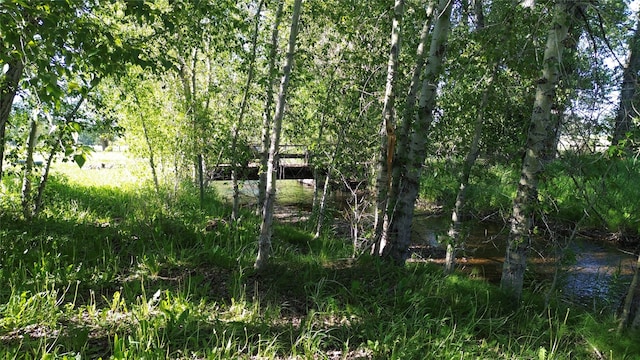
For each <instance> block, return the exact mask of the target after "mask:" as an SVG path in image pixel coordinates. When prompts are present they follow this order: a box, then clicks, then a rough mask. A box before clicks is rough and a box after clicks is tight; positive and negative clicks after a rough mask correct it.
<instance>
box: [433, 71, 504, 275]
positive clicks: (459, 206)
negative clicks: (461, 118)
mask: <svg viewBox="0 0 640 360" xmlns="http://www.w3.org/2000/svg"><path fill="white" fill-rule="evenodd" d="M497 70H498V67H497V66H496V67H495V68H494V69H493V73H492V74H491V76H490V77H489V79H488V80H487V85H486V88H485V89H484V91H483V93H482V99H481V100H480V105H479V107H478V114H477V115H476V121H475V124H474V130H473V139H472V140H471V146H470V147H469V152H468V153H467V156H466V157H465V159H464V162H463V164H462V171H461V173H460V187H459V188H458V194H457V195H456V203H455V205H454V207H453V211H452V212H451V226H450V227H449V232H448V234H447V235H448V236H449V242H448V243H447V253H446V255H445V262H444V272H445V273H446V274H450V273H452V272H453V270H454V269H455V266H456V251H457V250H458V248H459V247H460V244H461V243H462V242H463V239H461V234H460V230H461V229H462V211H463V208H464V206H465V203H466V194H467V187H468V186H469V177H470V176H471V169H472V168H473V166H474V165H475V163H476V159H478V155H479V154H480V139H481V138H482V126H483V124H484V121H485V119H484V111H485V110H486V108H487V106H488V103H489V95H490V94H491V92H492V90H493V80H494V78H495V76H496V72H497Z"/></svg>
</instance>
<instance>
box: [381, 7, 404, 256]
mask: <svg viewBox="0 0 640 360" xmlns="http://www.w3.org/2000/svg"><path fill="white" fill-rule="evenodd" d="M403 13H404V1H403V0H396V2H395V5H394V7H393V25H392V27H391V50H390V51H389V61H388V62H387V84H386V87H385V92H384V105H383V107H382V127H381V128H380V136H379V137H380V154H379V157H378V165H377V166H378V169H377V170H378V171H377V177H376V210H375V218H374V229H375V234H376V235H380V234H381V233H382V224H383V221H384V220H383V219H384V214H385V211H386V209H387V201H388V200H389V186H390V185H391V166H392V164H393V156H394V154H395V148H396V124H395V118H394V117H395V116H394V115H395V99H396V89H395V85H396V82H397V81H396V78H397V77H398V75H397V73H398V63H399V61H400V59H399V58H400V31H401V23H402V15H403ZM377 243H379V241H378V240H376V244H377ZM374 251H375V250H374Z"/></svg>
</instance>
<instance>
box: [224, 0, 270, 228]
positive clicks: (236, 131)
mask: <svg viewBox="0 0 640 360" xmlns="http://www.w3.org/2000/svg"><path fill="white" fill-rule="evenodd" d="M263 4H264V0H262V1H260V3H259V4H258V10H257V11H256V15H255V28H254V30H253V36H252V39H251V43H252V48H251V57H250V58H249V71H248V73H247V82H246V83H245V85H244V92H243V94H242V102H241V104H240V113H239V114H238V120H237V122H236V123H235V124H234V125H233V128H232V130H231V132H232V135H231V136H232V138H231V151H232V155H231V182H232V186H233V208H232V211H231V219H232V220H234V221H235V220H237V219H238V217H239V214H238V213H239V212H240V188H239V186H238V170H239V164H238V149H237V147H238V137H239V135H240V129H241V128H242V123H243V120H244V113H245V111H246V109H247V103H248V101H249V93H250V89H251V83H252V82H253V72H254V68H255V62H256V61H255V60H256V50H257V48H258V32H259V30H260V15H261V14H260V13H261V12H262V5H263Z"/></svg>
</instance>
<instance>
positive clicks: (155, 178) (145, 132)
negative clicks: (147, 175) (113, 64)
mask: <svg viewBox="0 0 640 360" xmlns="http://www.w3.org/2000/svg"><path fill="white" fill-rule="evenodd" d="M133 96H134V99H135V102H136V105H137V107H138V111H139V114H140V125H142V134H143V135H144V141H145V143H146V144H147V148H148V149H149V167H151V176H152V177H153V185H154V186H155V190H156V194H158V195H160V181H159V180H158V172H157V170H156V162H155V157H154V152H153V146H152V145H151V138H150V137H149V131H148V129H147V123H146V122H145V121H144V115H143V113H142V105H141V104H140V99H138V94H137V93H136V92H135V91H134V92H133Z"/></svg>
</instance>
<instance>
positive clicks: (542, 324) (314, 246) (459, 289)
mask: <svg viewBox="0 0 640 360" xmlns="http://www.w3.org/2000/svg"><path fill="white" fill-rule="evenodd" d="M93 161H95V160H93ZM105 161H106V160H105ZM63 165H64V164H63ZM134 165H135V164H128V165H126V166H120V165H119V166H113V167H108V168H104V169H89V168H87V169H84V170H78V169H75V168H72V167H66V166H67V165H64V166H61V167H58V168H57V170H58V171H57V173H56V175H55V176H54V177H53V178H52V180H51V184H50V187H49V189H48V192H47V201H46V209H45V211H44V212H43V214H42V216H41V217H40V218H39V219H37V220H34V221H33V222H25V221H23V220H20V216H19V214H20V210H19V202H16V201H17V195H16V194H17V192H18V190H19V186H18V185H19V181H17V180H16V179H12V178H11V177H7V178H6V179H4V182H3V188H2V192H3V194H2V195H3V196H2V205H3V206H2V209H3V212H2V215H1V217H0V221H1V226H0V284H2V287H0V358H3V359H5V358H8V359H11V358H16V359H23V358H24V359H36V358H47V359H55V358H68V359H71V358H74V359H76V358H85V359H95V358H102V359H141V358H146V359H164V358H172V359H238V358H244V359H272V358H273V359H325V358H327V359H428V358H432V359H540V360H543V359H636V358H638V356H640V345H639V344H638V342H637V338H638V335H639V334H638V333H637V332H629V333H626V334H624V335H622V336H618V335H616V332H615V328H616V322H615V309H610V308H607V307H605V306H604V305H603V307H600V308H597V309H596V310H595V311H594V310H590V311H587V310H584V309H581V308H579V307H574V306H572V305H571V304H567V303H564V302H562V301H561V300H559V299H558V300H555V299H552V301H551V303H550V305H548V306H546V305H545V302H544V298H543V296H542V295H543V291H542V290H541V289H542V288H543V285H544V284H536V283H532V284H531V286H529V288H533V289H538V290H537V291H533V292H527V293H526V294H525V296H524V299H523V302H522V303H521V304H520V306H516V304H515V303H514V302H513V301H512V300H511V299H510V298H509V297H508V296H505V295H504V294H502V293H501V291H500V290H499V289H498V288H496V287H494V286H492V285H489V284H487V283H485V282H483V281H478V280H473V279H469V278H467V277H465V276H464V275H460V274H457V275H453V276H449V277H445V276H443V275H442V271H441V269H440V268H438V267H435V266H433V265H430V264H426V263H410V264H407V266H406V267H404V268H398V267H396V266H393V265H390V264H386V263H384V262H381V261H379V260H378V259H373V258H368V257H366V256H365V257H361V258H359V259H357V260H353V259H351V258H350V255H351V253H352V249H351V243H350V242H349V241H348V240H345V239H340V238H335V237H331V236H323V237H321V238H319V239H317V240H313V235H312V233H310V232H308V231H306V230H305V226H304V224H287V225H285V224H280V225H277V227H276V229H275V233H274V241H273V246H274V251H273V258H272V262H271V264H270V267H269V268H268V270H267V271H266V272H263V273H259V274H258V273H255V272H254V271H253V269H252V264H253V261H254V258H255V255H256V250H257V246H256V239H257V234H258V226H259V219H258V218H256V217H255V216H254V215H253V214H252V213H251V212H248V211H247V212H244V213H243V214H242V220H241V221H240V222H237V223H232V222H231V221H229V220H228V215H229V214H230V209H228V208H227V207H226V205H224V204H223V203H222V202H221V201H220V200H219V199H218V197H217V196H216V194H215V193H213V192H210V193H208V194H207V198H206V204H205V207H204V208H203V209H200V206H199V203H198V193H197V191H195V190H194V189H192V188H191V187H190V186H189V185H184V186H182V187H181V188H180V189H179V191H177V192H175V193H174V192H173V191H167V193H163V194H160V195H158V194H156V193H155V192H154V190H153V187H152V186H151V185H150V184H149V183H148V181H145V180H141V179H140V178H139V177H138V176H137V175H136V174H137V171H135V169H134ZM172 190H173V189H172Z"/></svg>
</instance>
